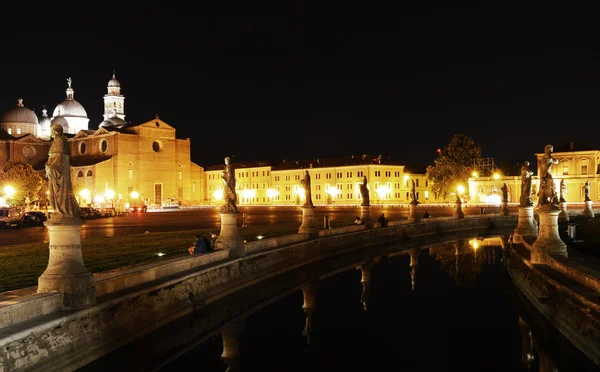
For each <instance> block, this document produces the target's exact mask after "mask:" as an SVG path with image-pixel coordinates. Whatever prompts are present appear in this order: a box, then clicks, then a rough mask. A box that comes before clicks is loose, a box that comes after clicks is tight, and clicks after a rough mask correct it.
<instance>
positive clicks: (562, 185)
mask: <svg viewBox="0 0 600 372" xmlns="http://www.w3.org/2000/svg"><path fill="white" fill-rule="evenodd" d="M566 196H567V183H566V182H565V180H564V179H562V180H560V198H559V201H560V202H561V203H564V202H566V201H567V200H566V199H565V197H566Z"/></svg>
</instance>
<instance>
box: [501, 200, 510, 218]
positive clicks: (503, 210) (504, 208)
mask: <svg viewBox="0 0 600 372" xmlns="http://www.w3.org/2000/svg"><path fill="white" fill-rule="evenodd" d="M500 214H501V215H503V216H509V215H510V211H509V210H508V201H503V202H502V207H500Z"/></svg>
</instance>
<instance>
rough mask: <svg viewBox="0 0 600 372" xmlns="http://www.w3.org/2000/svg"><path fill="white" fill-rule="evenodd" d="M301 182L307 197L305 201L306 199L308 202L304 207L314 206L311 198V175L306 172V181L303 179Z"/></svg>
mask: <svg viewBox="0 0 600 372" xmlns="http://www.w3.org/2000/svg"><path fill="white" fill-rule="evenodd" d="M300 182H301V183H302V186H303V187H304V195H305V199H306V201H305V202H304V205H305V206H312V205H313V202H312V196H311V192H310V174H309V173H308V171H306V173H305V174H304V179H302V180H301V181H300Z"/></svg>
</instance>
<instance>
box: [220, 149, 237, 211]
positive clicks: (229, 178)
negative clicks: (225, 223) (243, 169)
mask: <svg viewBox="0 0 600 372" xmlns="http://www.w3.org/2000/svg"><path fill="white" fill-rule="evenodd" d="M221 178H222V179H223V185H224V193H223V197H224V199H225V204H224V205H223V206H222V207H221V213H238V209H237V205H236V202H237V194H236V192H235V183H236V182H235V169H234V168H233V165H231V158H230V157H226V158H225V169H224V170H223V172H222V173H221Z"/></svg>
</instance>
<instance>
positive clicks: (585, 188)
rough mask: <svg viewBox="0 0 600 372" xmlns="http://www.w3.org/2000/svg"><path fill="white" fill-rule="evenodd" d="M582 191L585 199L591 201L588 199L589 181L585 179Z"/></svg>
mask: <svg viewBox="0 0 600 372" xmlns="http://www.w3.org/2000/svg"><path fill="white" fill-rule="evenodd" d="M583 191H584V193H585V201H586V202H587V201H592V199H590V181H589V180H587V181H585V186H584V187H583Z"/></svg>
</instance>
